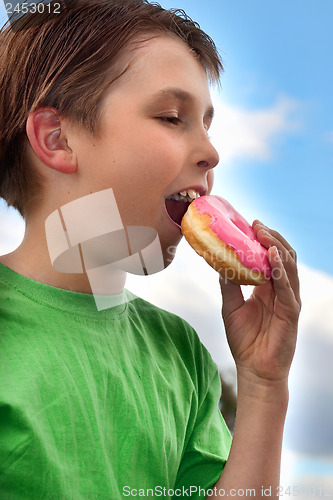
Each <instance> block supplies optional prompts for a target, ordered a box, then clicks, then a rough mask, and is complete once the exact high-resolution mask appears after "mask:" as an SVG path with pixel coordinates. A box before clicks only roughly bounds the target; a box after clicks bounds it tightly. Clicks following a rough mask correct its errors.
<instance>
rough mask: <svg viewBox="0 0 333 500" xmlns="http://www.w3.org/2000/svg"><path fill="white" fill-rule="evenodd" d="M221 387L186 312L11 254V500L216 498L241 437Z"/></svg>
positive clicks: (3, 423) (6, 485)
mask: <svg viewBox="0 0 333 500" xmlns="http://www.w3.org/2000/svg"><path fill="white" fill-rule="evenodd" d="M220 390H221V388H220V380H219V376H218V371H217V368H216V365H215V364H214V362H213V361H212V359H211V357H210V355H209V353H208V352H207V350H206V349H205V347H204V346H203V345H202V344H201V342H200V340H199V338H198V336H197V334H196V333H195V332H194V330H193V329H192V328H191V327H190V326H189V325H188V324H187V323H186V322H185V321H183V320H182V319H181V318H179V317H177V316H175V315H173V314H171V313H169V312H166V311H164V310H162V309H159V308H157V307H155V306H153V305H151V304H149V303H148V302H146V301H144V300H142V299H139V298H134V299H133V300H130V301H129V302H127V303H125V304H123V305H118V306H116V307H113V308H110V309H106V310H102V311H98V310H97V309H96V305H95V301H94V298H93V296H92V295H89V294H83V293H76V292H71V291H67V290H62V289H59V288H54V287H51V286H47V285H44V284H41V283H38V282H36V281H33V280H30V279H28V278H26V277H23V276H21V275H19V274H17V273H15V272H14V271H13V270H11V269H9V268H7V267H6V266H3V265H1V264H0V498H1V500H39V499H47V500H49V499H50V500H51V499H54V500H83V499H85V500H93V499H98V500H117V499H123V498H126V497H129V498H131V497H133V496H135V495H136V496H138V497H144V496H146V497H149V496H150V497H153V498H158V497H161V498H169V496H170V497H172V493H173V492H172V491H171V490H172V489H173V490H175V497H174V498H179V497H180V498H182V497H184V498H186V497H187V496H190V495H189V494H190V492H191V493H195V487H197V492H196V494H193V495H192V497H191V498H204V497H203V492H201V495H200V496H199V486H200V487H201V488H202V489H208V488H211V487H213V486H214V485H215V483H216V482H217V480H218V478H219V477H220V475H221V472H222V470H223V467H224V464H225V461H226V459H227V456H228V452H229V448H230V442H231V438H230V434H229V432H228V429H227V427H226V425H225V423H224V421H223V419H222V417H221V414H220V412H219V410H218V406H217V405H218V400H219V396H220ZM191 486H192V489H191V490H190V487H191ZM169 490H170V491H169Z"/></svg>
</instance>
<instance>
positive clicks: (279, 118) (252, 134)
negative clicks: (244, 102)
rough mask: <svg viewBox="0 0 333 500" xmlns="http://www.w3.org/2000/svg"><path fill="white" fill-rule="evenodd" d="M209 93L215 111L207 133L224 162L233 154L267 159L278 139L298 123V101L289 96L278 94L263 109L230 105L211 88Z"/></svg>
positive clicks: (235, 156)
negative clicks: (211, 90)
mask: <svg viewBox="0 0 333 500" xmlns="http://www.w3.org/2000/svg"><path fill="white" fill-rule="evenodd" d="M212 97H213V103H214V107H215V109H216V113H215V118H214V121H213V124H212V127H211V130H210V136H211V140H212V142H213V144H214V146H215V147H216V148H217V150H218V151H219V154H220V156H221V159H222V160H223V161H224V162H226V161H227V162H229V161H231V160H233V159H235V158H244V159H251V160H253V159H256V160H267V159H269V158H271V156H272V155H273V153H274V144H275V142H276V140H277V139H280V138H281V136H283V135H284V134H286V133H288V134H290V133H294V132H295V131H297V130H299V128H300V127H301V123H300V119H299V117H298V116H297V115H298V111H299V109H300V104H299V103H298V102H297V101H296V100H295V99H292V98H290V97H287V96H280V97H278V98H277V99H276V102H275V103H274V104H272V105H271V106H269V107H266V108H262V109H245V108H241V107H236V106H231V105H230V104H227V103H225V102H223V101H222V100H221V97H220V96H219V95H218V94H217V93H216V92H214V91H213V92H212Z"/></svg>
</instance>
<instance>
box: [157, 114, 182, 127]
mask: <svg viewBox="0 0 333 500" xmlns="http://www.w3.org/2000/svg"><path fill="white" fill-rule="evenodd" d="M159 119H160V120H161V121H162V122H166V123H171V124H172V125H179V124H180V123H181V122H182V121H181V119H180V118H178V116H159Z"/></svg>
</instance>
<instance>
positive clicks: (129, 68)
mask: <svg viewBox="0 0 333 500" xmlns="http://www.w3.org/2000/svg"><path fill="white" fill-rule="evenodd" d="M124 63H125V66H126V71H125V72H124V73H123V76H122V77H121V78H120V79H119V81H118V82H117V84H116V85H117V87H118V88H121V89H128V90H130V89H132V90H134V89H135V92H136V93H137V95H139V94H140V95H147V96H149V95H152V93H154V94H155V93H156V92H157V91H159V90H162V89H163V88H179V89H181V90H183V91H184V92H186V93H188V94H190V95H191V96H193V97H194V98H195V99H199V100H201V101H202V102H203V104H204V105H205V106H206V107H207V106H209V105H211V99H210V91H209V84H208V78H207V73H206V70H205V68H204V67H203V65H202V64H201V62H200V61H199V59H198V58H197V57H196V55H195V54H194V52H193V51H191V49H190V48H189V47H188V46H187V45H186V44H185V43H184V42H183V41H182V40H181V39H177V37H176V36H172V35H158V36H154V35H151V36H147V37H146V38H145V39H142V40H137V41H136V42H135V43H134V44H133V45H132V46H131V47H130V48H129V49H128V50H127V51H126V54H124ZM110 90H111V89H110ZM111 93H112V91H111ZM161 96H163V92H161Z"/></svg>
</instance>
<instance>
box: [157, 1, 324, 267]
mask: <svg viewBox="0 0 333 500" xmlns="http://www.w3.org/2000/svg"><path fill="white" fill-rule="evenodd" d="M162 5H163V6H166V7H168V8H169V7H171V6H173V7H178V6H179V7H181V8H184V10H185V11H186V12H187V13H188V14H189V15H190V16H191V17H193V18H194V19H195V20H198V21H199V23H200V25H201V26H202V28H203V29H205V30H206V31H207V32H208V33H209V34H210V35H211V36H212V38H213V39H214V40H215V42H216V45H217V47H218V48H219V49H220V51H221V53H222V56H223V60H224V63H225V73H224V75H223V77H222V92H221V99H223V100H224V101H226V102H228V103H229V104H230V105H234V106H237V107H238V106H239V107H242V108H244V109H246V110H258V109H259V110H263V109H267V108H270V107H271V106H272V105H274V103H276V101H277V99H278V98H279V97H280V98H281V97H283V96H284V97H286V98H289V99H291V102H292V103H293V105H294V108H293V109H290V115H292V116H290V120H292V119H293V120H294V122H295V129H294V130H288V127H286V128H285V129H284V130H283V129H281V130H280V133H279V134H276V136H275V137H273V138H272V152H271V155H270V157H269V158H263V159H261V158H259V157H255V158H251V157H249V156H248V155H244V156H243V157H241V158H237V159H235V160H234V161H233V168H232V171H231V170H229V169H228V168H226V169H225V170H226V171H225V172H223V164H222V165H221V167H220V172H219V173H218V181H219V188H220V190H221V192H222V193H223V195H224V196H225V197H226V198H228V188H229V186H230V185H231V187H232V190H234V189H233V188H234V186H236V184H237V189H239V193H244V197H245V196H246V198H247V200H248V203H250V204H251V203H252V202H253V203H255V206H256V207H257V209H258V216H260V217H262V218H265V220H268V221H271V222H272V224H274V225H275V226H276V227H277V228H278V229H280V231H281V232H283V233H284V234H287V236H288V237H289V239H290V240H291V242H292V243H293V245H294V246H295V247H296V248H297V250H298V254H299V257H300V259H301V260H302V262H304V263H305V264H307V265H310V266H314V267H317V268H319V269H322V270H324V271H328V272H329V273H331V274H333V259H332V257H331V251H330V248H332V243H333V197H332V195H331V190H332V187H333V99H332V89H333V70H332V64H331V50H332V47H333V30H332V22H333V2H332V1H331V0H319V1H318V0H306V1H304V0H293V1H289V0H279V1H267V0H252V1H246V0H210V1H207V2H199V1H193V0H180V1H178V2H177V0H167V1H163V2H162ZM220 149H221V152H223V138H221V148H220ZM235 189H236V187H235ZM248 191H250V193H249V194H248V195H247V194H245V193H247V192H248Z"/></svg>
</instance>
